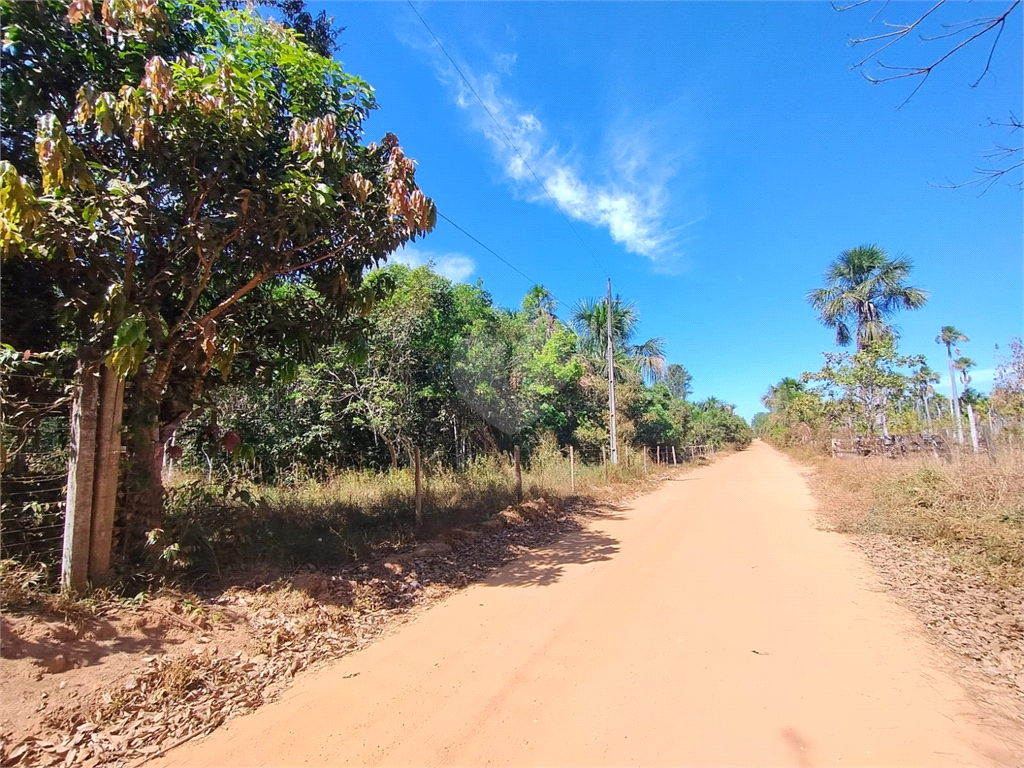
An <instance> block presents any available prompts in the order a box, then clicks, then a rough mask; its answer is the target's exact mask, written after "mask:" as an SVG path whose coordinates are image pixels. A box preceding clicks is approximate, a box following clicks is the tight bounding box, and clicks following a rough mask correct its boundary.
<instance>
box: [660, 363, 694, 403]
mask: <svg viewBox="0 0 1024 768" xmlns="http://www.w3.org/2000/svg"><path fill="white" fill-rule="evenodd" d="M692 382H693V376H691V375H690V372H689V371H688V370H686V368H685V367H683V366H681V365H679V363H672V365H670V366H669V367H668V369H667V370H666V371H665V386H667V387H668V391H669V392H671V393H672V396H673V397H675V398H678V399H680V400H685V399H686V398H687V397H689V395H690V392H692V391H693V390H692V387H691V386H690V385H691V383H692Z"/></svg>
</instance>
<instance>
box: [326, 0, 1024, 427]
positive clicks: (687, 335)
mask: <svg viewBox="0 0 1024 768" xmlns="http://www.w3.org/2000/svg"><path fill="white" fill-rule="evenodd" d="M1007 5H1008V3H984V2H982V3H972V4H970V5H966V4H953V5H952V6H950V7H949V8H948V9H944V10H945V12H946V13H947V16H946V17H943V18H941V19H938V24H941V23H942V22H944V21H956V20H963V19H969V18H975V17H979V16H990V15H993V14H995V13H998V12H1000V11H1001V10H1002V9H1004V8H1005V7H1006V6H1007ZM322 7H323V8H326V9H327V10H328V13H329V14H331V15H333V16H334V17H335V20H336V22H337V23H338V24H340V25H342V26H345V27H346V31H345V33H344V34H343V36H342V42H343V44H344V46H343V48H342V49H341V51H340V52H339V54H338V58H339V59H340V60H341V61H343V62H344V64H345V67H346V69H347V70H349V71H351V72H354V73H356V74H358V75H360V76H361V77H363V78H364V79H366V80H367V81H368V82H370V83H371V84H372V85H373V86H374V88H375V90H376V93H377V98H378V101H379V104H380V107H381V108H380V110H378V111H377V112H375V113H374V115H373V116H372V117H371V119H370V121H369V122H368V124H367V137H366V138H367V140H368V141H369V140H376V139H379V138H380V136H382V135H383V134H384V133H385V132H387V131H391V132H394V133H395V134H397V135H398V136H399V138H400V140H401V142H402V145H403V147H404V148H405V151H406V153H407V154H409V155H410V156H412V157H414V158H415V159H416V160H417V161H418V164H419V165H418V171H417V180H418V181H419V183H420V185H421V187H422V188H423V190H424V191H425V192H426V194H428V195H430V196H431V197H433V199H434V200H435V202H436V203H437V205H438V207H439V210H440V211H441V212H442V213H444V214H445V215H447V216H449V217H450V218H451V219H452V220H454V221H455V222H457V223H458V224H459V225H460V226H462V227H463V228H465V229H466V230H468V231H469V232H471V233H472V234H473V235H475V236H476V237H477V238H479V239H480V240H481V241H482V242H484V243H486V244H487V245H488V246H489V247H491V248H493V249H494V250H495V251H497V252H498V253H500V254H501V255H502V256H503V257H504V258H506V259H508V260H509V261H511V262H513V263H514V264H515V265H516V266H517V267H518V268H519V269H520V270H522V271H523V272H525V273H526V274H527V275H529V276H530V277H531V278H533V279H534V280H536V281H538V282H540V283H542V284H543V285H545V286H546V287H547V288H548V289H549V290H551V291H552V293H553V294H554V295H555V296H556V297H557V298H558V299H560V300H561V301H562V302H563V305H562V306H560V309H559V312H560V314H561V315H562V317H563V318H564V317H567V316H568V313H569V310H570V309H571V306H572V305H573V304H574V303H575V302H576V301H577V300H578V299H580V298H583V297H590V296H597V295H600V294H601V293H602V292H603V291H604V289H605V279H606V277H609V276H610V277H611V279H612V282H613V285H614V288H615V291H616V292H617V293H620V294H621V295H622V296H623V297H624V298H628V299H631V300H634V301H635V302H636V303H637V305H638V307H639V311H640V315H641V320H642V328H641V337H642V338H647V337H649V336H662V337H664V338H665V340H666V346H667V351H668V358H669V362H678V363H682V364H683V365H685V366H686V367H687V368H688V369H689V370H690V372H691V373H692V374H693V377H694V382H693V383H694V397H695V398H703V397H706V396H709V395H714V396H716V397H718V398H720V399H723V400H725V401H727V402H731V403H734V404H736V405H737V407H738V411H739V413H740V414H742V415H743V416H745V417H747V418H749V417H751V416H752V415H753V414H754V413H755V412H756V411H758V410H761V406H760V403H759V398H760V395H761V394H762V393H763V392H764V391H765V389H766V388H767V387H768V386H769V385H770V384H772V383H774V382H776V381H778V380H779V379H780V378H782V377H783V376H787V375H799V374H800V373H801V372H803V371H807V370H814V369H817V368H818V367H820V364H821V362H822V358H821V352H823V351H830V350H833V349H835V344H834V338H833V335H832V333H831V332H830V331H828V330H827V329H825V328H824V327H822V326H821V325H820V324H819V323H818V321H817V319H816V317H815V314H814V312H813V311H812V310H811V309H810V307H809V306H808V305H807V303H806V301H805V299H804V294H805V293H806V291H808V290H809V289H811V288H815V287H818V286H820V285H821V284H822V273H823V272H824V270H825V268H826V267H827V265H828V263H829V261H830V260H832V259H833V258H835V257H836V256H837V255H838V254H839V253H840V252H841V251H843V250H844V249H847V248H851V247H854V246H857V245H861V244H865V243H877V244H879V245H881V246H882V247H884V248H885V249H886V250H888V251H889V252H890V253H891V254H894V255H895V254H902V255H906V256H909V257H910V258H911V259H913V261H914V264H915V267H914V274H913V281H912V282H913V283H914V284H915V285H917V286H919V287H923V288H926V289H928V290H929V291H930V292H931V299H930V301H929V303H928V304H927V306H926V307H924V308H923V309H921V310H918V311H917V312H914V313H903V314H902V315H901V316H899V318H898V319H897V324H898V326H899V327H900V329H901V331H902V342H901V350H902V351H903V352H905V353H908V354H910V353H915V354H916V353H925V354H927V355H928V356H929V361H930V363H931V365H932V367H933V368H936V369H937V370H940V371H941V370H944V369H945V360H944V352H943V350H942V349H940V348H939V347H938V346H937V345H936V344H935V343H934V341H933V340H934V337H935V335H936V334H937V333H938V330H939V328H940V326H942V325H947V324H952V325H956V326H957V327H958V328H960V329H961V330H962V331H964V332H965V333H966V334H967V335H968V336H970V337H971V342H970V343H968V344H965V345H964V346H963V348H962V351H963V353H964V354H966V355H968V356H970V357H972V358H973V359H974V360H975V361H977V363H978V369H979V370H978V373H977V374H976V376H975V383H976V384H977V385H978V387H979V388H980V389H987V388H988V387H989V384H990V380H991V372H992V370H993V369H994V368H995V366H996V365H997V363H998V358H997V354H996V352H995V349H994V347H995V345H996V344H999V345H1001V346H1002V347H1003V348H1004V349H1005V347H1006V345H1007V342H1008V341H1009V340H1010V338H1011V337H1012V336H1015V335H1020V334H1021V333H1022V317H1024V248H1022V232H1024V214H1022V193H1021V192H1020V191H1019V190H1016V189H1013V188H1011V187H1009V186H1007V185H1006V184H999V185H996V186H993V187H992V188H991V189H990V190H989V191H988V192H987V193H985V194H979V190H978V189H977V188H973V187H972V188H966V189H954V190H950V189H941V188H938V187H937V186H936V185H940V184H944V183H947V182H948V181H950V180H952V181H965V180H969V179H971V178H972V177H973V174H974V169H975V168H976V167H978V166H979V165H981V164H983V160H982V158H981V155H982V153H983V152H985V151H986V150H987V149H989V148H991V147H992V146H993V145H994V144H995V143H997V142H1003V143H1012V142H1013V141H1014V137H1013V136H1007V135H1006V133H1005V131H1002V132H1000V131H999V130H993V129H991V128H988V127H986V123H987V121H988V120H989V118H992V119H1006V118H1007V116H1008V114H1009V113H1011V112H1012V113H1014V114H1015V115H1017V116H1018V117H1020V116H1024V108H1022V103H1021V102H1022V93H1024V84H1022V72H1021V70H1022V64H1021V62H1022V44H1021V41H1022V39H1024V35H1022V30H1021V17H1022V15H1024V13H1021V12H1020V9H1018V11H1017V12H1015V13H1014V14H1013V15H1012V16H1011V17H1010V19H1009V23H1008V26H1007V28H1006V30H1005V32H1004V34H1003V38H1002V41H1001V43H1000V45H999V47H998V48H997V50H996V53H995V56H994V58H993V62H992V67H991V74H990V75H988V76H987V77H986V78H984V79H983V80H982V82H981V83H980V84H979V85H978V86H977V87H975V88H972V87H971V85H970V84H971V83H972V82H973V81H974V80H976V79H977V77H978V75H979V74H980V73H981V71H982V69H983V67H984V60H985V56H986V54H987V47H985V48H984V49H983V48H982V47H979V46H977V45H975V46H973V47H972V48H968V49H965V50H964V52H963V54H962V55H960V56H959V57H956V58H953V59H950V60H949V61H948V62H947V63H945V64H943V65H942V66H941V67H939V68H937V69H936V71H935V72H934V73H933V75H932V76H931V78H930V79H929V80H928V82H927V84H926V85H924V87H923V88H922V89H921V90H920V91H919V92H918V93H917V94H916V95H915V96H914V97H913V99H911V100H910V102H909V103H907V104H906V105H905V106H903V107H902V108H900V109H897V107H899V105H900V104H901V103H902V102H903V101H904V100H905V99H906V97H907V96H908V95H909V93H910V91H911V90H912V88H913V86H914V84H915V82H916V81H914V82H911V81H901V82H895V83H888V84H883V85H871V84H870V83H868V82H867V81H866V80H865V79H864V78H863V77H862V76H861V75H860V74H858V73H857V72H854V71H851V69H850V67H851V65H852V64H854V63H855V62H856V61H857V60H858V59H859V58H861V57H862V56H863V55H866V53H867V52H868V51H864V52H863V53H861V48H851V47H849V46H848V45H847V41H848V40H849V39H850V38H851V37H860V36H867V35H871V34H877V33H879V32H881V31H883V30H882V28H881V26H880V25H881V22H882V21H889V22H906V21H909V20H911V19H912V18H914V17H915V16H916V15H919V14H920V13H923V12H924V10H926V9H927V8H928V7H930V6H929V5H923V4H917V3H898V4H889V5H888V6H887V7H886V9H885V10H884V11H883V12H882V16H881V17H879V18H877V19H875V20H874V21H872V17H873V15H874V14H875V12H876V11H877V10H878V8H879V7H880V5H879V6H878V7H872V6H868V7H864V8H857V9H854V10H851V11H848V12H845V13H837V12H836V11H834V10H833V9H832V7H831V6H830V4H828V3H735V4H733V3H712V4H698V3H515V4H505V3H481V4H470V3H433V2H431V3H417V4H416V9H417V10H418V11H419V12H420V14H422V16H423V18H424V19H425V20H426V22H427V24H428V25H429V26H430V27H431V29H432V30H433V31H434V33H435V34H436V35H437V36H438V38H439V39H440V41H441V43H442V44H443V45H444V47H445V48H446V49H447V50H448V52H449V53H450V54H451V56H452V57H453V58H454V60H455V62H456V63H457V64H458V66H459V68H460V69H461V70H462V72H463V73H464V74H465V76H466V77H467V78H468V79H469V81H470V83H472V85H473V88H474V89H475V90H476V92H477V94H478V95H479V96H480V98H481V99H482V100H483V101H484V103H485V104H486V105H487V107H488V108H489V109H490V111H491V112H492V113H493V114H494V116H495V117H496V118H497V120H498V121H499V123H500V124H501V126H502V129H503V130H504V132H505V133H507V134H508V136H509V137H510V138H511V139H512V141H513V143H514V144H515V145H516V147H517V149H518V150H519V152H520V153H521V154H522V155H523V156H524V157H525V158H526V161H527V163H528V165H529V166H530V168H531V169H532V171H531V170H529V169H527V168H526V167H525V166H524V164H523V163H522V161H521V160H520V158H519V157H518V155H517V154H516V153H515V152H514V151H513V150H512V149H510V147H509V145H508V143H507V142H506V140H505V138H504V137H503V136H502V134H501V132H500V131H499V130H498V128H496V127H495V125H494V122H492V120H491V118H490V117H489V116H488V114H487V112H485V110H484V109H483V108H482V107H481V105H480V103H479V102H478V101H477V98H476V97H475V96H474V95H473V94H472V93H471V92H470V90H469V88H467V87H466V85H465V83H464V82H463V81H462V79H461V78H460V76H459V75H458V74H457V73H456V72H455V69H454V68H453V67H452V65H451V63H449V61H448V60H447V59H446V58H445V56H444V54H443V53H442V52H441V50H440V49H439V48H438V47H437V45H436V44H435V42H434V40H433V39H432V38H431V37H430V35H429V33H428V32H427V30H426V29H425V28H424V26H423V25H422V24H421V22H420V20H419V19H418V18H417V17H416V15H415V14H414V13H413V10H412V9H411V8H410V7H409V6H408V5H407V4H406V3H346V4H333V3H332V4H321V3H310V8H311V10H314V11H318V10H319V9H320V8H322ZM933 31H938V32H942V31H944V30H943V29H942V28H941V27H939V26H938V25H936V26H935V27H933ZM939 45H940V43H939V42H933V43H924V42H921V41H920V40H918V39H916V38H914V39H911V38H908V39H907V40H905V41H904V42H903V43H901V46H900V47H899V48H897V50H895V51H894V52H893V53H892V55H890V56H888V57H883V58H882V61H884V62H886V63H890V64H921V63H928V62H930V61H931V60H932V59H934V58H936V56H937V54H938V53H939V48H938V46H939ZM981 45H982V46H984V42H982V44H981ZM1016 141H1017V144H1018V145H1019V143H1020V134H1017V137H1016ZM534 173H535V174H536V175H537V177H539V179H540V180H541V182H542V183H543V187H542V186H541V184H539V183H538V181H537V180H536V179H535V178H534V175H533V174H534ZM1019 179H1020V172H1017V175H1016V177H1015V180H1019ZM554 201H557V204H558V207H556V205H555V202H554ZM566 218H568V219H569V221H571V223H572V226H571V227H570V225H569V224H568V223H567V222H566ZM574 230H575V231H574ZM581 239H582V241H583V242H585V243H586V247H585V246H584V245H583V244H582V243H581ZM399 258H400V259H402V260H405V261H407V262H409V263H419V262H421V261H424V260H426V259H433V260H434V261H435V264H436V265H437V268H438V270H439V271H441V272H442V273H444V274H447V275H448V276H449V277H451V278H453V279H456V280H466V281H470V282H473V281H475V280H477V279H478V278H479V279H483V281H484V286H485V288H486V289H487V290H489V291H490V292H491V294H492V295H493V296H494V298H495V300H496V301H497V302H498V303H499V304H501V305H504V306H516V305H518V303H519V301H520V300H521V297H522V295H523V294H524V293H525V292H526V291H527V290H528V289H529V287H530V283H529V282H528V281H526V280H524V279H523V278H522V277H521V276H520V275H517V274H516V273H515V272H513V271H512V270H510V269H509V268H508V267H507V266H506V265H504V264H502V263H501V262H500V261H498V260H497V259H495V258H494V257H493V256H491V255H490V254H488V253H487V252H486V251H484V250H483V249H481V248H480V247H479V246H478V245H477V244H475V243H473V242H472V241H470V240H468V239H467V238H466V237H465V235H463V234H462V233H460V232H459V231H457V230H455V229H454V228H453V227H451V226H450V225H449V224H447V223H446V222H444V221H443V220H442V221H439V222H438V226H437V228H436V229H435V231H434V232H433V233H431V234H430V235H429V236H428V237H427V238H425V239H423V240H421V241H419V242H417V243H416V244H415V246H414V247H413V248H412V249H411V250H409V251H407V252H405V253H404V254H401V255H400V256H399Z"/></svg>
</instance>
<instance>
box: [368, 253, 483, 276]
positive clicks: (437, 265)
mask: <svg viewBox="0 0 1024 768" xmlns="http://www.w3.org/2000/svg"><path fill="white" fill-rule="evenodd" d="M388 261H390V262H393V263H397V264H405V265H406V266H409V267H422V266H423V265H425V264H426V265H429V266H430V268H431V269H433V270H434V271H435V272H437V274H439V275H441V276H442V277H447V278H448V279H449V280H451V281H452V282H453V283H462V282H465V280H466V278H467V277H469V276H470V275H472V274H473V273H474V272H475V271H476V262H475V261H473V259H471V258H470V257H469V256H465V255H463V254H461V253H433V252H431V251H421V250H419V249H418V248H408V247H406V248H401V249H400V250H398V251H395V253H394V254H393V255H392V256H391V258H390V259H388Z"/></svg>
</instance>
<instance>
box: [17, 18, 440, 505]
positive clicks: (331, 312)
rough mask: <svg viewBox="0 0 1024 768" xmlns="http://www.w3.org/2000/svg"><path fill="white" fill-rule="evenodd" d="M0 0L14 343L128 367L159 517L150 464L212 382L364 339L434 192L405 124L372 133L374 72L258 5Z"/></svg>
mask: <svg viewBox="0 0 1024 768" xmlns="http://www.w3.org/2000/svg"><path fill="white" fill-rule="evenodd" d="M287 5H288V7H286V8H283V11H284V13H285V16H286V17H288V14H289V13H291V16H292V17H294V18H293V19H292V20H293V21H295V22H296V23H299V22H301V23H302V24H306V21H309V22H310V24H312V25H313V26H315V23H314V22H312V20H306V19H299V18H298V16H297V15H296V14H297V13H300V11H301V9H299V8H298V7H297V6H295V4H294V3H291V4H287ZM2 10H3V16H4V25H5V26H4V35H5V43H4V58H3V74H4V83H3V88H4V92H3V96H4V102H5V110H4V117H3V120H4V124H3V128H4V142H5V144H4V149H5V150H7V151H6V152H5V158H4V160H3V162H2V166H0V183H2V186H3V189H2V221H3V226H2V228H0V253H2V256H3V259H4V270H3V281H4V283H3V290H4V295H5V301H4V304H3V313H4V315H3V321H4V322H3V326H4V339H3V341H4V342H5V343H9V344H11V345H12V346H13V347H14V348H15V349H18V350H23V349H33V350H37V349H44V350H46V349H56V348H66V349H68V350H70V351H72V354H73V355H79V356H85V355H96V356H98V357H101V358H105V359H106V361H107V364H108V365H110V366H111V367H113V368H114V369H115V370H116V371H117V372H118V373H119V374H121V375H123V376H127V377H129V379H130V381H129V383H128V386H127V400H126V404H125V414H126V418H127V420H128V422H129V423H130V424H131V425H132V430H131V435H132V440H131V443H130V446H129V447H130V458H131V464H130V466H131V468H132V470H131V474H132V476H133V477H132V481H131V482H129V483H127V484H126V489H127V491H128V492H129V494H128V495H129V497H135V492H136V491H137V490H144V491H145V494H144V495H139V496H137V498H136V501H135V502H132V504H129V506H133V505H135V506H141V507H148V510H149V514H150V515H152V514H153V513H154V511H155V508H156V507H157V505H158V504H159V501H160V495H161V489H160V478H159V477H157V476H155V473H153V472H152V469H151V468H152V467H154V466H159V464H160V455H159V454H160V451H161V450H162V448H161V446H162V445H163V443H164V441H165V440H166V438H168V437H170V435H171V434H172V433H173V432H174V429H175V428H176V427H177V425H178V424H180V422H181V420H182V419H183V418H185V417H186V416H187V415H188V414H189V413H190V412H191V411H192V410H193V409H194V408H196V407H197V406H198V405H201V404H202V403H203V399H204V393H206V392H207V390H209V389H212V388H215V387H217V386H219V385H221V384H223V383H225V382H227V381H229V380H230V379H231V376H232V374H233V373H235V374H243V375H246V376H247V377H255V376H259V377H262V378H264V379H273V378H275V377H276V378H279V379H287V378H289V377H290V376H292V375H294V373H295V370H296V368H295V366H296V364H297V363H299V362H302V361H304V360H310V359H312V358H313V356H314V354H315V352H316V350H317V349H318V348H319V347H320V346H322V345H324V344H327V343H334V342H338V341H343V340H354V339H356V338H358V336H359V333H360V330H361V327H362V324H363V319H364V318H365V316H366V315H367V313H368V312H369V311H370V309H371V308H372V306H373V303H374V302H375V301H376V300H377V299H378V298H380V296H381V295H382V293H383V291H381V290H378V288H377V287H375V286H364V285H363V275H364V274H365V272H366V271H367V270H368V269H370V268H372V267H374V266H376V265H377V264H379V263H380V262H381V261H382V260H383V259H386V258H387V256H388V255H389V254H390V253H392V252H393V251H394V250H395V249H396V248H398V247H399V246H401V245H402V244H403V243H405V242H407V241H409V240H414V239H415V238H416V237H418V236H421V235H424V234H426V233H427V232H428V231H429V230H430V229H431V228H432V227H433V225H434V216H435V210H434V206H433V203H432V202H431V201H430V200H429V199H428V198H426V197H425V196H424V195H423V193H422V192H421V191H420V190H419V188H418V187H417V185H416V182H415V168H414V163H413V161H412V160H411V159H409V158H407V157H406V156H405V154H404V153H403V151H402V148H401V147H400V146H399V143H398V140H397V138H396V137H394V136H393V135H391V134H388V135H386V136H385V137H384V138H383V140H382V141H381V142H379V143H373V144H369V145H367V146H364V145H363V144H362V143H361V141H362V134H363V123H364V121H365V119H366V118H367V116H368V115H369V113H370V111H372V110H373V109H375V108H376V103H375V100H374V96H373V90H372V88H371V87H370V86H369V85H368V84H367V83H366V82H364V81H363V80H361V79H360V78H359V77H357V76H355V75H353V74H351V73H348V72H346V71H345V70H344V69H342V67H341V65H340V64H338V63H337V62H335V61H333V60H332V59H331V58H330V57H329V56H324V55H323V51H322V50H319V51H318V50H315V49H313V48H311V47H310V46H309V45H307V44H306V43H305V42H303V40H302V39H301V37H300V35H298V34H297V33H296V32H295V31H293V30H292V29H289V28H287V27H286V26H282V25H281V24H279V23H276V22H272V21H269V20H265V19H263V18H261V17H260V16H259V15H258V14H256V13H255V12H254V11H252V10H250V9H241V8H230V7H223V6H221V5H219V4H216V3H213V2H204V1H203V0H195V1H194V2H174V3H172V2H150V1H149V0H116V1H115V0H104V2H103V3H102V5H101V4H100V3H93V2H92V1H91V0H75V2H73V3H71V4H70V6H69V5H67V4H64V3H59V2H51V3H11V2H5V3H4V5H3V9H2ZM310 24H307V25H306V26H307V30H306V31H307V32H309V33H311V32H312V31H313V26H310ZM321 42H323V41H321ZM321 48H322V46H321ZM40 62H42V63H43V64H42V66H37V64H39V63H40ZM41 73H42V75H46V76H41ZM50 75H52V77H51V76H50ZM8 105H9V108H8ZM37 286H43V287H44V288H43V291H42V293H41V295H39V292H37V291H36V287H37ZM34 294H35V295H34ZM17 297H26V299H25V300H22V299H20V298H17ZM28 297H32V298H28ZM32 314H35V317H36V318H37V323H36V324H35V325H32V324H31V323H29V322H27V319H28V318H29V317H30V316H31V315H32ZM39 318H42V322H38V319H39ZM9 320H11V321H13V322H11V323H10V327H11V328H12V329H13V330H14V331H15V333H16V334H17V336H12V335H9V334H8V326H9V322H8V321H9ZM242 452H243V453H245V452H246V451H245V450H244V449H243V450H242Z"/></svg>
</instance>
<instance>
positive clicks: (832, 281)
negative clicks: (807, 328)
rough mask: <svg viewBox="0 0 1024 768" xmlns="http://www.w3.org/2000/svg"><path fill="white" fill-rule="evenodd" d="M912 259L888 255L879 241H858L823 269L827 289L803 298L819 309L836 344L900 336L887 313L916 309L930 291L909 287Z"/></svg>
mask: <svg viewBox="0 0 1024 768" xmlns="http://www.w3.org/2000/svg"><path fill="white" fill-rule="evenodd" d="M911 266H912V264H911V261H910V259H908V258H905V257H898V258H895V259H890V258H889V254H887V253H886V252H885V249H883V248H881V247H879V246H877V245H862V246H858V247H857V248H851V249H850V250H848V251H843V252H842V253H841V254H840V255H839V258H837V259H836V260H835V261H834V262H833V263H832V264H831V265H829V268H828V270H827V271H826V272H825V283H826V284H825V287H824V288H817V289H815V290H812V291H809V292H808V294H807V301H808V302H809V303H810V304H811V306H812V307H814V309H816V310H817V311H818V316H819V318H820V320H821V322H822V323H823V324H824V325H825V326H826V327H828V328H835V331H836V343H837V344H839V345H841V346H846V345H848V344H849V343H850V342H851V341H852V340H853V339H856V341H857V349H858V350H860V349H863V348H864V347H866V346H867V345H868V344H872V343H874V342H878V341H882V340H885V339H895V338H896V337H897V336H898V334H897V333H896V330H895V329H894V328H893V327H892V325H891V324H890V323H889V317H890V316H891V315H893V314H894V313H895V312H896V311H898V310H900V309H919V308H920V307H922V306H924V304H925V302H927V301H928V294H927V292H926V291H922V290H921V289H919V288H913V287H911V286H909V285H907V283H906V280H907V278H908V277H909V276H910V269H911Z"/></svg>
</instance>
